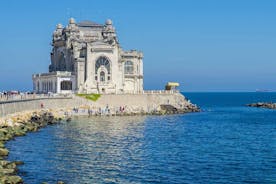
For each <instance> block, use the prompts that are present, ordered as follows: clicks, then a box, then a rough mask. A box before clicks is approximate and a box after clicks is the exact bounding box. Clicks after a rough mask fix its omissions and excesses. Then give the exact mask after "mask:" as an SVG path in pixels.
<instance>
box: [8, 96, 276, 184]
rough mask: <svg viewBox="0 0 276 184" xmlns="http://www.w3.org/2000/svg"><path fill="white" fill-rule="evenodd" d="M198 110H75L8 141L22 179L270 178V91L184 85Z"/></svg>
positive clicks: (273, 167)
mask: <svg viewBox="0 0 276 184" xmlns="http://www.w3.org/2000/svg"><path fill="white" fill-rule="evenodd" d="M185 96H186V97H187V98H189V99H190V100H191V101H192V102H194V103H196V104H198V105H199V106H200V107H201V109H202V112H200V113H191V114H183V115H169V116H133V117H101V118H99V117H93V118H76V119H74V120H73V121H72V122H69V123H62V124H59V125H54V126H48V127H47V128H44V129H41V130H40V131H39V132H36V133H29V134H28V135H27V136H25V137H17V138H16V139H15V140H14V141H10V142H8V143H7V147H8V149H10V151H11V153H10V155H9V160H22V161H24V162H25V164H24V165H22V166H20V167H19V175H20V176H22V177H23V179H24V181H25V182H26V183H30V184H38V183H41V182H43V181H46V182H49V183H56V181H57V180H62V181H65V182H66V183H70V184H79V183H164V184H165V183H166V184H167V183H176V184H180V183H204V184H205V183H275V182H276V110H270V109H261V108H253V107H246V106H245V104H247V103H252V102H258V101H266V102H268V101H272V102H276V93H185Z"/></svg>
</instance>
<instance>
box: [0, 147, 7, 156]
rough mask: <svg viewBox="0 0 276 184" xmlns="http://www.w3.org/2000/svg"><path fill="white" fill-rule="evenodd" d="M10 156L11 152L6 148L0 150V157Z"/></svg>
mask: <svg viewBox="0 0 276 184" xmlns="http://www.w3.org/2000/svg"><path fill="white" fill-rule="evenodd" d="M7 155H9V150H7V149H6V148H0V156H7Z"/></svg>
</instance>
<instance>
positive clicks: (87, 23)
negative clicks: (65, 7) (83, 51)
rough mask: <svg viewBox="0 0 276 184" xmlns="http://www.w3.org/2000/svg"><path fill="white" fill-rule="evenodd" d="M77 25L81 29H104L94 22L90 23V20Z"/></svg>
mask: <svg viewBox="0 0 276 184" xmlns="http://www.w3.org/2000/svg"><path fill="white" fill-rule="evenodd" d="M77 25H78V26H79V27H103V25H102V24H98V23H96V22H92V21H89V20H85V21H82V22H79V23H77Z"/></svg>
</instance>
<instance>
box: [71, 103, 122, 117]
mask: <svg viewBox="0 0 276 184" xmlns="http://www.w3.org/2000/svg"><path fill="white" fill-rule="evenodd" d="M113 110H114V111H113V112H116V114H120V113H124V112H125V110H126V106H120V107H119V108H117V109H113ZM72 111H73V113H74V114H83V115H85V114H88V116H92V115H111V114H112V109H111V108H110V107H109V105H106V107H104V108H102V107H99V108H96V107H92V108H91V107H89V108H88V109H87V110H86V109H81V110H80V109H79V108H77V107H74V108H73V109H72Z"/></svg>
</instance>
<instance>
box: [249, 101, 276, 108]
mask: <svg viewBox="0 0 276 184" xmlns="http://www.w3.org/2000/svg"><path fill="white" fill-rule="evenodd" d="M247 106H249V107H260V108H268V109H276V103H271V102H270V103H265V102H258V103H252V104H247Z"/></svg>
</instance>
